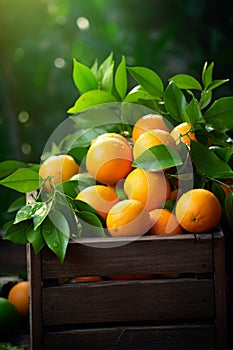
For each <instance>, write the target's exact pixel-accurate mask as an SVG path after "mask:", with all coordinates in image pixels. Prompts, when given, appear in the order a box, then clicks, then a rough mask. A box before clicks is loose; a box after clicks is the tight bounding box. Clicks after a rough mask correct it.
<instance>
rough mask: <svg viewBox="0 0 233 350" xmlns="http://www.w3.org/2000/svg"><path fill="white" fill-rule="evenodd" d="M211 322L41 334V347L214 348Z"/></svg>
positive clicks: (83, 349) (62, 349)
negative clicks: (43, 338) (42, 341)
mask: <svg viewBox="0 0 233 350" xmlns="http://www.w3.org/2000/svg"><path fill="white" fill-rule="evenodd" d="M214 336H215V334H214V326H213V325H180V326H170V327H169V326H166V327H125V328H122V327H118V328H100V329H84V330H71V331H67V332H61V333H58V332H54V333H48V334H46V335H45V345H44V348H43V349H44V350H51V349H56V350H66V349H78V350H87V349H91V350H99V349H101V350H112V349H116V350H154V349H158V350H214V349H216V347H215V338H214Z"/></svg>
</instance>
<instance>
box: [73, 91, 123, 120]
mask: <svg viewBox="0 0 233 350" xmlns="http://www.w3.org/2000/svg"><path fill="white" fill-rule="evenodd" d="M108 102H117V100H116V98H115V96H113V95H112V94H110V92H108V91H104V90H91V91H87V92H85V93H84V94H82V95H81V96H80V97H79V98H78V99H77V101H76V102H75V104H74V106H73V107H71V108H69V109H68V113H71V114H74V113H78V112H81V111H84V110H86V109H88V108H90V107H92V106H95V105H98V104H101V103H108Z"/></svg>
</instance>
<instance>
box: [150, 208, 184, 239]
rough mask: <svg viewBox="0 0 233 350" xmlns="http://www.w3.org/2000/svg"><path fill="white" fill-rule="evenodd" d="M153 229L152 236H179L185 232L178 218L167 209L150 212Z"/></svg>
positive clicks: (151, 229)
mask: <svg viewBox="0 0 233 350" xmlns="http://www.w3.org/2000/svg"><path fill="white" fill-rule="evenodd" d="M150 217H151V222H152V227H151V228H150V230H149V232H148V233H149V234H151V235H166V234H169V235H177V234H181V233H182V232H183V229H182V227H181V226H180V224H179V222H178V220H177V218H176V216H175V215H174V214H173V213H171V212H170V211H168V210H167V209H154V210H152V211H150Z"/></svg>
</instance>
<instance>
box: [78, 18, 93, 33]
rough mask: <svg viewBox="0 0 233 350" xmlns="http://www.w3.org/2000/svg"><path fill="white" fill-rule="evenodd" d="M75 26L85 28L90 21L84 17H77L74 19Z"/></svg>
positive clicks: (88, 25)
mask: <svg viewBox="0 0 233 350" xmlns="http://www.w3.org/2000/svg"><path fill="white" fill-rule="evenodd" d="M76 24H77V27H78V28H79V29H81V30H86V29H88V28H89V27H90V22H89V20H88V19H87V18H86V17H78V18H77V20H76Z"/></svg>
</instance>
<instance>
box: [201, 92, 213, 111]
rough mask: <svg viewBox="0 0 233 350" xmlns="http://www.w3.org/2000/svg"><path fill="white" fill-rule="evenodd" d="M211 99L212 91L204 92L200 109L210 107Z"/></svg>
mask: <svg viewBox="0 0 233 350" xmlns="http://www.w3.org/2000/svg"><path fill="white" fill-rule="evenodd" d="M211 99H212V91H203V92H202V95H201V99H200V102H199V105H200V108H201V109H203V108H205V107H206V106H208V104H209V103H210V102H211Z"/></svg>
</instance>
